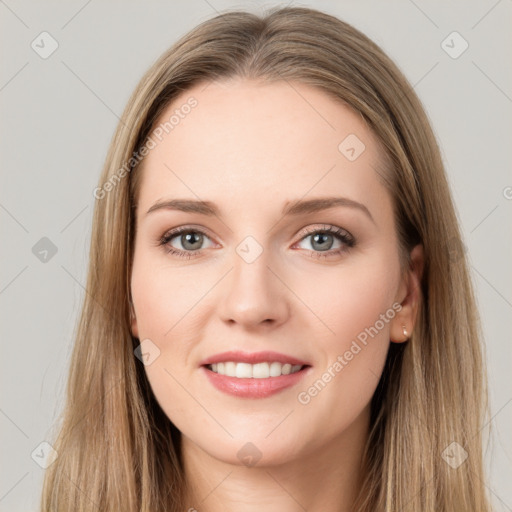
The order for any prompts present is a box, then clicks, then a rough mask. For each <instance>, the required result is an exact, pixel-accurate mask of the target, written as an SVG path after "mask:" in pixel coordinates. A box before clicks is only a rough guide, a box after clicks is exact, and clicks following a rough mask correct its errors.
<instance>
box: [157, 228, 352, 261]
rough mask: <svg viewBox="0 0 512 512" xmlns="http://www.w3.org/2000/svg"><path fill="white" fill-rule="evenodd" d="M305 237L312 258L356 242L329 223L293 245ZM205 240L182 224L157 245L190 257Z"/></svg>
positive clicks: (333, 253)
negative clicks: (308, 242)
mask: <svg viewBox="0 0 512 512" xmlns="http://www.w3.org/2000/svg"><path fill="white" fill-rule="evenodd" d="M174 239H177V242H178V244H179V245H180V246H181V247H175V246H174V244H173V243H172V241H173V240H174ZM307 239H311V242H310V246H311V247H312V250H311V249H307V250H309V251H310V253H311V254H310V255H311V257H313V258H327V257H330V256H336V255H338V254H341V253H343V252H346V251H347V250H349V249H350V248H352V247H354V246H355V243H356V241H355V239H354V237H353V236H352V235H351V234H350V233H349V232H348V231H346V230H344V229H342V228H339V227H337V226H330V225H324V226H323V227H322V228H316V229H311V228H310V229H308V230H306V235H305V236H303V237H302V238H301V240H300V241H299V242H298V243H297V244H295V245H298V244H300V243H302V242H303V241H305V240H307ZM205 240H210V237H209V236H208V235H207V234H206V233H205V232H204V231H203V230H201V229H197V228H193V227H191V226H182V227H179V228H176V229H173V230H171V231H169V232H167V233H165V234H164V235H163V236H162V238H161V239H160V240H159V245H160V246H162V247H163V248H164V249H165V251H166V252H167V253H168V254H173V255H175V256H177V257H178V258H186V259H190V258H194V257H196V256H200V255H201V254H202V251H203V249H204V247H203V243H204V241H205ZM336 242H337V243H338V247H337V248H334V249H332V247H333V245H335V244H336ZM211 246H213V244H212V245H210V247H211Z"/></svg>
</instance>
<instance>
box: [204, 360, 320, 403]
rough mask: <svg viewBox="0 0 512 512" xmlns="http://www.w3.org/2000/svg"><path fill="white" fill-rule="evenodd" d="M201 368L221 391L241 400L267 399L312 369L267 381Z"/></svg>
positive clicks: (270, 378) (308, 367)
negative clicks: (222, 373) (229, 375)
mask: <svg viewBox="0 0 512 512" xmlns="http://www.w3.org/2000/svg"><path fill="white" fill-rule="evenodd" d="M201 368H202V369H203V371H204V372H205V373H206V376H207V377H208V379H209V380H210V382H211V383H212V384H213V385H214V386H215V387H216V388H217V389H218V390H219V391H222V392H224V393H227V394H228V395H232V396H236V397H239V398H266V397H268V396H271V395H274V394H276V393H279V391H282V390H284V389H286V388H289V387H291V386H294V385H295V384H297V383H298V382H299V381H300V380H301V379H302V378H303V377H304V375H305V374H306V373H307V372H308V370H309V369H310V368H311V367H310V366H306V367H305V368H303V369H302V370H299V371H298V372H295V373H290V374H288V375H280V376H279V377H268V378H266V379H253V378H251V379H239V378H238V377H228V376H227V375H220V374H218V373H215V372H214V371H212V370H209V369H208V368H207V367H206V366H202V367H201Z"/></svg>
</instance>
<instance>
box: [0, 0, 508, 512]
mask: <svg viewBox="0 0 512 512" xmlns="http://www.w3.org/2000/svg"><path fill="white" fill-rule="evenodd" d="M291 3H292V5H296V6H298V5H310V6H312V7H316V8H318V9H321V10H324V11H326V12H328V13H331V14H334V15H336V16H338V17H340V18H341V19H344V20H346V21H348V22H349V23H352V24H354V25H355V26H356V27H357V28H359V29H361V30H362V31H363V32H365V33H366V34H367V35H368V36H370V37H371V38H372V39H373V40H374V41H375V42H377V43H378V44H380V45H381V46H382V48H383V49H384V50H385V51H387V52H388V54H389V55H390V56H391V57H392V58H393V59H394V60H395V61H396V62H397V64H398V65H399V66H400V68H401V69H402V70H403V71H404V73H405V74H406V76H407V77H408V78H409V80H410V81H411V82H412V83H413V84H414V85H415V90H416V91H417V93H418V95H419V96H420V98H421V100H422V101H423V103H424V105H425V107H426V110H427V112H428V114H429V116H430V119H431V121H432V124H433V126H434V129H435V132H436V134H437V136H438V139H439V142H440V145H441V148H442V152H443V157H444V161H445V163H446V168H447V173H448V177H449V180H450V183H451V186H452V190H453V194H454V198H455V201H456V206H457V209H458V213H459V217H460V222H461V225H462V229H463V233H464V243H465V245H466V248H467V251H468V254H469V257H470V261H471V265H472V266H471V270H472V278H473V281H474V285H475V289H476V293H477V298H478V303H479V307H480V312H481V316H482V324H483V331H484V336H485V345H486V352H487V364H488V368H489V386H490V395H491V410H492V416H493V419H492V422H491V425H492V437H491V440H490V445H489V449H488V452H487V455H486V464H487V466H488V468H489V474H490V481H489V489H490V492H491V494H492V496H493V499H494V501H495V506H496V510H497V511H512V489H511V486H510V482H511V477H512V436H510V433H511V431H512V428H511V427H512V403H511V402H512V385H511V382H512V380H511V363H512V357H511V352H512V349H511V346H512V344H511V337H510V331H511V329H510V328H511V316H512V315H511V310H512V286H511V284H512V266H511V265H510V262H511V261H512V259H511V255H512V250H511V249H512V237H511V236H510V235H511V224H512V216H511V209H512V199H511V198H512V189H511V188H507V187H512V175H511V171H510V169H511V160H512V158H511V152H510V145H511V142H512V137H511V135H512V116H511V113H512V99H511V98H512V67H511V66H510V62H511V61H510V56H511V51H510V50H511V42H512V41H511V39H512V35H511V34H512V30H511V21H512V1H511V0H499V1H496V0H482V1H471V2H468V1H458V2H450V3H447V2H440V1H439V2H433V1H431V2H420V1H419V0H415V1H412V0H400V1H398V0H397V1H387V2H379V1H377V0H375V1H357V2H356V1H342V2H334V1H319V2H312V1H310V2H302V3H299V2H291ZM273 5H277V3H275V2H272V3H267V2H265V3H264V2H231V1H224V0H208V1H207V0H193V1H190V2H184V1H180V2H163V1H153V2H146V3H143V2H136V1H133V0H131V1H123V2H120V1H108V2H99V1H98V0H89V1H80V2H78V1H70V2H66V3H65V4H60V3H58V2H50V1H47V2H35V1H33V2H27V1H25V2H21V1H15V0H5V1H4V0H0V16H1V17H0V23H1V26H0V34H1V35H0V37H1V43H0V52H1V62H2V66H1V70H0V109H1V117H0V119H1V122H0V129H1V138H0V140H1V156H2V158H1V163H2V167H1V169H2V174H1V177H2V186H1V189H0V222H1V224H0V226H1V229H2V244H1V246H2V264H1V266H0V307H1V314H2V317H1V324H0V325H1V335H2V338H1V339H2V358H1V372H0V378H1V388H0V389H1V397H0V429H1V430H0V432H1V460H2V464H1V466H0V467H1V469H0V510H1V511H11V512H12V511H29V510H34V511H35V510H38V503H39V495H40V488H41V483H42V477H43V474H44V470H43V469H42V468H41V467H40V466H39V465H38V464H37V463H36V462H35V460H34V459H37V457H34V459H33V458H32V457H31V454H32V453H33V452H34V450H36V453H38V450H39V451H40V452H41V450H43V452H44V450H45V448H44V446H43V447H41V446H40V443H41V442H43V441H44V440H45V439H46V438H47V434H48V433H49V431H50V428H51V427H52V426H53V425H54V422H55V418H56V416H57V413H58V412H59V410H60V408H61V406H62V404H63V399H64V386H65V381H66V376H67V365H68V362H69V356H70V353H71V348H72V342H73V333H74V328H75V322H76V319H77V316H78V313H79V309H80V305H81V301H82V298H83V295H84V293H85V291H84V288H83V286H84V285H83V284H84V283H85V277H86V276H85V271H86V262H87V255H88V244H89V240H90V231H91V221H92V210H93V205H94V198H93V195H92V191H93V189H94V188H95V187H96V184H97V181H98V177H99V173H100V170H101V167H102V165H103V161H104V158H105V156H106V151H107V147H108V144H109V143H110V139H111V137H112V135H113V132H114V128H115V125H116V123H117V122H118V116H119V115H120V114H121V112H122V110H123V108H124V106H125V103H126V102H127V100H128V97H129V95H130V94H131V92H132V90H133V88H134V87H135V85H136V84H137V82H138V81H139V79H140V78H141V76H142V74H143V73H144V72H145V71H146V69H147V68H148V67H149V66H150V65H151V64H152V63H153V62H154V61H155V60H156V59H157V58H158V57H159V56H160V54H161V53H162V52H163V51H164V50H165V49H167V48H168V47H169V46H170V45H171V44H172V43H173V42H174V41H176V40H177V39H178V37H180V36H181V35H183V34H184V33H186V32H187V31H188V30H189V29H191V28H192V27H194V26H195V25H197V24H198V23H199V22H201V21H204V20H206V19H209V18H210V17H212V16H213V15H215V14H216V11H218V12H222V11H224V10H226V9H232V8H244V9H249V10H251V11H253V12H261V11H262V10H263V9H264V8H265V7H269V6H273ZM281 5H285V3H281ZM43 31H47V32H49V33H50V34H51V36H52V37H53V38H54V39H55V40H56V41H57V42H58V45H59V46H58V48H57V50H56V51H55V52H54V53H53V54H52V55H51V56H49V57H48V58H46V59H43V58H41V57H40V56H39V55H38V53H36V52H35V51H34V50H33V49H32V47H31V43H32V41H34V40H36V42H37V41H40V39H38V36H39V34H40V33H41V32H43ZM453 31H457V32H458V33H459V34H460V35H461V36H462V37H463V38H464V40H466V41H467V42H468V44H469V47H468V49H467V50H466V51H465V52H464V53H462V54H461V55H460V56H459V57H458V58H452V57H451V56H450V55H448V54H447V53H446V52H445V51H444V50H443V47H442V46H441V45H442V42H443V40H445V39H446V38H447V36H448V35H449V34H451V33H452V32H453ZM447 41H448V44H449V45H450V46H454V49H453V50H452V52H453V51H455V50H457V49H459V50H460V49H461V48H462V46H461V44H462V42H461V40H460V39H458V40H457V39H456V40H453V38H452V39H448V40H447ZM451 41H453V42H451ZM444 44H445V45H446V44H447V43H444ZM48 47H49V46H48V45H45V48H48ZM43 237H47V238H49V239H50V240H51V242H52V243H53V244H54V245H55V246H56V248H57V252H56V254H54V255H53V256H52V254H51V252H50V253H49V254H48V256H47V261H46V262H43V261H41V260H40V259H38V258H37V257H36V255H35V254H34V252H37V251H34V252H33V247H34V246H35V244H37V243H38V242H39V241H40V239H41V238H43ZM39 243H42V242H39ZM36 247H38V246H36ZM507 262H508V263H507ZM482 427H483V428H484V427H485V428H487V427H488V426H485V425H482ZM43 452H41V453H43Z"/></svg>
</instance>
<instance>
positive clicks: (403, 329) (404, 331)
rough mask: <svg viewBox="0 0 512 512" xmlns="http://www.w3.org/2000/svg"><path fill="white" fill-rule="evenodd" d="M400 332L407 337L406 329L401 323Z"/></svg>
mask: <svg viewBox="0 0 512 512" xmlns="http://www.w3.org/2000/svg"><path fill="white" fill-rule="evenodd" d="M402 332H403V333H404V336H405V339H407V329H406V328H405V325H402Z"/></svg>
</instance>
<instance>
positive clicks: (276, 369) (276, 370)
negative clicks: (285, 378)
mask: <svg viewBox="0 0 512 512" xmlns="http://www.w3.org/2000/svg"><path fill="white" fill-rule="evenodd" d="M281 366H282V364H281V363H271V364H270V376H271V377H279V375H281Z"/></svg>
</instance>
